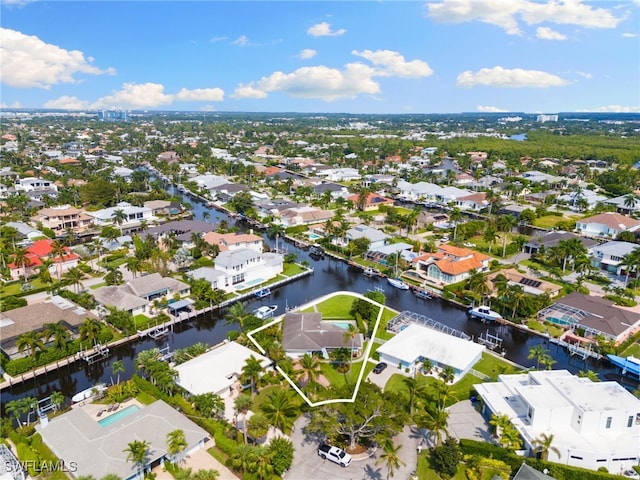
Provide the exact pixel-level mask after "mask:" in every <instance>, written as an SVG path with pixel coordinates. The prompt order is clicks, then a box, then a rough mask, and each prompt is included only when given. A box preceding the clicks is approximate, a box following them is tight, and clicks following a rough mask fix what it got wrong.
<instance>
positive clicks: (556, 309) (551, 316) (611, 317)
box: [538, 292, 640, 344]
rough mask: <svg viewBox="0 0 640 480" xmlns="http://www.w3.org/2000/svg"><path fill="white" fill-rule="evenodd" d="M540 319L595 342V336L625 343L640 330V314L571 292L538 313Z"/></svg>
mask: <svg viewBox="0 0 640 480" xmlns="http://www.w3.org/2000/svg"><path fill="white" fill-rule="evenodd" d="M538 320H539V321H541V322H542V321H546V322H551V323H555V324H556V325H559V326H561V327H565V328H569V329H571V330H572V331H573V332H574V333H576V334H577V333H578V332H580V333H582V334H581V335H580V336H581V337H583V338H586V339H590V340H592V341H593V339H595V337H596V336H602V337H604V338H605V339H606V340H612V341H614V342H615V343H616V344H619V343H621V342H623V341H624V340H625V339H627V338H628V337H629V336H630V335H631V334H632V333H633V332H634V331H636V330H637V329H638V328H640V313H638V312H634V311H632V310H630V309H626V308H621V307H617V306H616V305H615V304H614V303H613V302H612V301H610V300H606V299H604V298H602V297H596V296H590V295H585V294H584V293H578V292H572V293H570V294H569V295H567V296H565V297H563V298H561V299H560V300H558V301H557V302H555V303H554V304H553V305H550V306H548V307H547V308H545V309H543V310H540V311H539V312H538Z"/></svg>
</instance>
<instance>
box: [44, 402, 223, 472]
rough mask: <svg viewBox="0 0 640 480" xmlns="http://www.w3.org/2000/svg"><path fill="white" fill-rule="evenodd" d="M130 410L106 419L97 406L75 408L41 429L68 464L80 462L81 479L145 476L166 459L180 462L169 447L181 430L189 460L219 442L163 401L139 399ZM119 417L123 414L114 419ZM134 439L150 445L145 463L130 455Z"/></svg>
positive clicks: (49, 444) (58, 454)
mask: <svg viewBox="0 0 640 480" xmlns="http://www.w3.org/2000/svg"><path fill="white" fill-rule="evenodd" d="M103 406H104V407H107V405H103ZM125 408H126V409H127V410H125V409H124V408H122V407H121V409H119V410H117V411H116V413H115V414H109V413H107V415H105V416H104V417H102V418H96V416H95V413H92V412H96V411H99V410H97V409H96V408H95V406H94V405H91V404H90V405H85V406H83V407H80V408H72V409H71V410H69V411H68V412H66V413H64V414H62V415H58V416H56V417H55V418H52V419H51V420H50V421H44V422H40V424H39V425H38V426H37V427H36V430H37V431H38V433H39V434H40V435H41V436H42V439H43V441H44V443H45V444H46V445H47V446H48V447H49V448H50V449H51V451H52V452H53V453H54V455H55V456H56V457H57V458H59V459H60V460H62V461H63V462H64V464H65V465H66V466H71V465H73V466H74V467H73V468H74V472H73V476H74V477H76V478H80V477H82V478H89V477H90V478H104V477H105V476H107V475H115V476H117V477H118V478H122V479H124V480H133V479H135V478H142V475H143V474H146V473H148V472H151V469H152V468H154V467H157V466H159V465H162V464H163V463H164V462H165V461H172V462H175V457H174V455H172V454H171V453H170V452H169V451H168V447H167V435H168V434H169V433H170V432H175V431H177V430H178V431H181V432H183V433H184V437H185V441H186V445H185V448H184V449H183V450H182V452H181V453H180V455H181V456H182V457H184V458H188V457H189V456H190V455H192V454H193V453H195V452H196V451H198V450H200V449H202V448H205V446H209V445H213V443H214V442H213V441H212V440H211V441H210V438H209V435H208V434H207V432H206V431H205V430H203V429H202V428H200V427H199V426H198V425H196V424H195V423H194V422H193V421H192V420H190V419H189V418H187V417H186V416H185V415H183V414H182V413H180V412H178V411H177V410H176V409H174V408H173V407H171V406H169V405H168V404H166V403H165V402H164V401H162V400H157V401H155V402H153V403H151V404H150V405H140V404H138V403H137V402H136V403H133V404H131V405H128V406H127V407H125ZM105 410H106V408H105ZM113 415H117V417H114V418H113V420H111V417H113ZM133 440H144V441H146V442H147V443H148V444H149V448H148V450H147V456H146V460H145V464H144V465H142V466H139V465H138V464H137V463H135V462H131V461H130V460H129V458H128V453H127V448H128V445H129V444H130V443H131V442H132V441H133Z"/></svg>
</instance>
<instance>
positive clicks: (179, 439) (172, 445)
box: [167, 429, 189, 463]
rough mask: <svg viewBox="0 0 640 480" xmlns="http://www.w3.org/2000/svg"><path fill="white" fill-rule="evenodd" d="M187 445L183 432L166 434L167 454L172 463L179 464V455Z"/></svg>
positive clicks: (174, 431)
mask: <svg viewBox="0 0 640 480" xmlns="http://www.w3.org/2000/svg"><path fill="white" fill-rule="evenodd" d="M188 445H189V444H188V443H187V439H186V437H185V435H184V431H183V430H180V429H177V430H173V431H171V432H169V433H167V452H169V455H171V457H172V458H173V460H174V463H179V461H178V459H179V456H180V453H182V451H183V450H184V449H185V448H187V446H188Z"/></svg>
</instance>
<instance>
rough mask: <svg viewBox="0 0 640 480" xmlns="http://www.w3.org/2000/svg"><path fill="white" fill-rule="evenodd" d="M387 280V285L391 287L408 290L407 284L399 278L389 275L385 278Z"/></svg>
mask: <svg viewBox="0 0 640 480" xmlns="http://www.w3.org/2000/svg"><path fill="white" fill-rule="evenodd" d="M387 282H389V285H391V286H392V287H395V288H398V289H400V290H409V285H407V284H406V283H404V282H403V281H402V280H400V279H399V278H391V277H389V278H387Z"/></svg>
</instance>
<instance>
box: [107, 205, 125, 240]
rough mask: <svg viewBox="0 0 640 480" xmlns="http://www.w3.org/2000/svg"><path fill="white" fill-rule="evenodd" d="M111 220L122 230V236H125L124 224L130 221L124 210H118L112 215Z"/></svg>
mask: <svg viewBox="0 0 640 480" xmlns="http://www.w3.org/2000/svg"><path fill="white" fill-rule="evenodd" d="M111 220H113V223H114V225H118V228H119V229H120V235H123V233H122V224H123V223H124V222H126V221H127V220H129V216H128V215H127V214H126V213H124V210H122V209H121V208H117V209H115V210H114V211H113V213H112V214H111Z"/></svg>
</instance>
